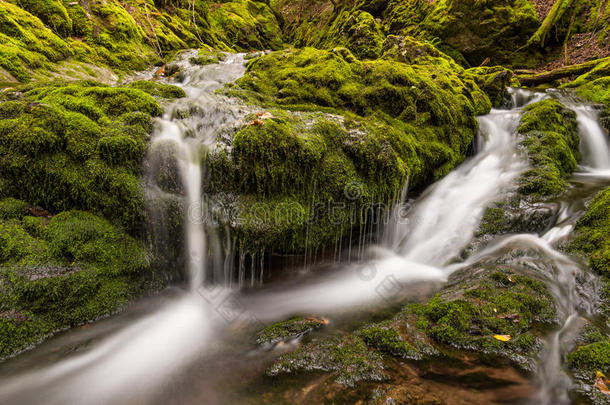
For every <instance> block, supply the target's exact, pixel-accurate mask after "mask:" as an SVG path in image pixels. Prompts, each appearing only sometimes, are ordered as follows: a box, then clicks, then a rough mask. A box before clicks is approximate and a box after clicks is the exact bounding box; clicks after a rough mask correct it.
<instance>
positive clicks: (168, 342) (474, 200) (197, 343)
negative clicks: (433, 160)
mask: <svg viewBox="0 0 610 405" xmlns="http://www.w3.org/2000/svg"><path fill="white" fill-rule="evenodd" d="M187 56H188V55H187ZM186 60H188V59H187V58H185V62H183V65H184V68H187V69H188V73H187V76H186V78H185V79H184V81H183V83H182V84H181V86H182V87H183V88H184V89H185V91H186V92H187V98H185V99H183V100H180V101H177V102H175V103H174V104H171V105H168V106H167V108H166V111H167V114H166V116H165V117H163V118H162V119H161V120H160V121H159V123H158V130H157V132H156V133H155V136H154V138H153V143H152V147H151V154H152V155H151V162H152V164H151V167H153V168H155V167H158V164H155V155H154V153H155V150H161V149H163V148H167V147H169V148H171V150H172V151H173V153H174V154H175V156H176V157H177V161H178V162H179V164H178V170H179V173H180V178H181V182H182V185H181V187H178V188H179V189H180V190H179V191H180V192H181V193H182V194H183V197H182V198H183V200H184V204H185V208H184V215H185V218H186V221H185V223H186V225H185V227H186V229H185V240H186V248H187V256H188V258H189V260H188V263H187V265H188V274H189V280H190V288H189V289H188V291H184V290H179V289H174V290H170V291H169V292H166V293H165V294H161V295H160V296H159V297H156V298H153V299H151V300H152V304H151V301H144V302H145V303H146V305H144V304H141V305H140V306H138V305H135V306H134V309H132V310H130V311H128V312H127V313H126V314H123V315H120V316H117V317H115V318H114V319H109V320H106V321H102V322H99V323H97V324H95V325H93V326H92V327H91V328H90V329H87V328H84V329H83V328H80V329H77V330H74V331H70V332H67V333H65V334H62V335H60V336H58V337H56V338H54V339H50V340H49V341H48V342H46V343H44V344H42V345H41V346H40V347H39V348H37V349H35V350H32V351H30V352H28V353H25V354H23V355H21V356H19V357H17V358H15V359H13V360H11V361H8V362H5V363H4V364H3V365H1V366H0V377H1V382H0V403H3V404H37V403H45V404H64V403H78V404H97V403H100V404H102V403H103V404H105V403H112V404H123V403H124V404H127V403H129V404H133V403H202V401H203V402H204V403H209V404H213V403H227V402H226V401H223V398H227V396H226V393H223V392H220V391H226V390H230V389H233V388H234V387H233V386H232V384H228V387H227V381H232V379H233V378H236V376H237V375H240V373H242V372H243V373H247V372H248V371H244V370H250V373H260V372H261V371H262V370H261V364H264V362H265V359H266V357H265V356H266V355H265V354H264V353H261V352H260V351H251V350H250V351H248V350H247V349H245V348H247V347H249V345H248V343H245V342H243V341H239V336H242V339H243V333H242V334H241V335H240V333H239V332H238V330H239V327H242V328H243V327H244V325H245V326H246V327H248V326H250V327H251V326H257V325H262V324H264V323H268V322H273V321H276V320H281V319H283V318H285V317H287V316H290V315H292V314H295V313H305V314H306V313H312V312H315V313H319V314H321V315H325V316H328V317H329V318H330V319H331V322H333V321H337V322H341V317H347V315H345V314H346V313H352V314H353V313H355V312H357V311H358V310H359V309H362V308H365V309H366V308H369V309H370V308H374V307H383V306H388V305H391V304H392V303H393V302H399V301H400V300H401V298H403V297H404V296H405V295H409V294H416V293H417V292H418V291H424V290H425V291H428V290H430V291H432V290H431V289H430V288H428V290H426V289H425V288H424V287H425V286H428V287H431V288H432V289H433V288H435V287H437V286H438V284H439V283H442V282H443V281H445V280H446V279H447V278H448V276H449V275H450V274H451V273H452V272H453V271H455V270H456V269H459V268H463V267H465V266H467V265H468V264H470V263H472V262H474V261H476V260H480V259H481V258H483V257H489V256H491V257H493V256H494V255H495V254H496V252H498V251H500V250H503V249H512V248H516V247H518V246H526V247H528V248H529V249H534V250H536V251H538V252H539V253H540V254H541V255H543V256H544V258H545V259H544V260H545V261H548V262H549V263H550V265H549V266H547V267H546V268H547V269H550V270H548V271H547V272H546V273H545V274H544V276H545V277H546V278H547V280H548V283H549V286H550V287H551V291H552V293H553V295H554V296H555V298H556V300H557V302H558V304H559V312H560V317H561V320H562V322H563V325H564V326H563V327H562V328H561V330H559V331H558V332H557V333H555V334H553V335H552V336H550V337H549V339H548V346H547V350H546V351H545V353H544V355H543V358H542V361H541V364H540V370H539V386H540V387H541V388H540V391H539V394H538V397H537V398H536V401H538V402H540V403H547V404H551V403H561V402H566V403H567V402H568V401H569V399H568V396H567V393H568V389H569V385H570V381H569V378H568V377H567V375H566V374H565V373H564V372H563V371H562V370H563V367H562V359H563V356H564V353H565V351H566V349H567V347H568V346H569V343H568V342H569V339H567V337H568V335H570V334H571V333H573V331H574V330H576V325H577V324H578V319H579V318H581V317H586V316H590V315H591V314H593V313H594V312H595V307H594V304H593V303H594V302H595V299H594V298H595V297H594V292H595V280H594V278H593V277H592V276H590V275H589V274H588V273H586V269H584V268H583V266H582V265H581V264H579V263H577V262H574V261H573V260H572V259H570V258H569V257H567V256H565V255H563V254H561V253H559V252H558V251H557V250H555V248H554V246H556V244H557V243H559V242H561V241H562V240H563V239H565V238H566V236H567V235H568V234H569V232H570V230H571V229H572V228H573V226H574V223H575V220H576V218H577V217H578V216H579V215H580V213H581V212H582V211H583V209H584V201H585V200H586V199H587V198H589V197H590V196H591V195H592V194H593V193H594V192H595V190H598V189H600V188H601V187H602V186H603V184H604V182H605V179H604V178H603V175H600V174H599V173H600V172H601V173H602V174H603V171H604V170H606V169H608V167H607V166H606V164H607V162H608V159H609V157H608V155H609V151H608V149H607V145H606V149H603V147H604V145H603V144H602V143H600V142H602V141H604V142H605V141H606V140H605V138H604V137H603V132H599V131H602V130H601V128H599V125H598V124H597V122H596V121H595V119H596V116H595V115H594V113H593V111H592V110H589V109H588V107H582V108H580V107H579V106H577V105H574V106H573V108H574V109H575V111H576V112H577V114H578V122H579V128H580V132H581V137H582V139H583V151H584V152H585V153H584V155H585V160H584V162H583V168H582V173H581V174H577V175H576V176H575V178H574V179H573V181H572V185H573V189H572V191H571V193H572V194H570V196H569V197H570V199H568V200H567V201H561V202H560V203H559V206H560V209H559V212H558V215H556V220H555V224H554V225H553V227H552V228H551V229H549V230H548V231H547V232H545V233H544V235H541V236H538V235H513V236H508V237H503V238H499V239H498V240H497V241H494V242H493V243H491V244H490V245H488V246H487V247H486V248H485V249H483V250H482V251H481V252H475V254H474V255H472V256H471V257H470V258H469V259H468V261H466V262H465V263H460V264H449V263H451V261H452V259H454V258H456V257H458V256H459V254H460V252H461V251H462V249H463V248H464V247H465V246H466V245H468V243H469V242H470V241H471V239H472V235H473V232H474V231H475V229H476V227H477V226H478V224H479V222H480V219H481V217H482V215H483V213H484V210H485V208H486V207H487V206H488V205H489V204H490V203H492V202H493V201H498V200H502V199H503V198H504V197H505V196H507V195H508V193H510V192H511V191H513V190H514V188H515V180H516V179H517V178H518V176H519V175H520V174H521V173H522V172H523V171H524V170H525V169H526V168H527V161H526V159H525V157H524V156H523V154H522V153H520V152H519V150H518V147H517V137H516V135H515V128H516V126H517V124H518V121H519V117H520V110H521V108H522V107H523V106H525V105H527V104H529V103H531V102H534V101H537V100H540V99H542V98H545V97H548V96H549V95H547V94H538V93H531V92H526V91H523V90H511V92H510V94H511V100H512V104H511V105H510V108H506V109H503V110H493V111H492V112H491V113H490V114H489V115H487V116H484V117H480V118H479V122H480V132H479V135H478V139H477V148H476V149H477V151H476V154H475V156H473V157H472V158H470V159H468V160H467V161H465V162H464V163H463V164H461V165H460V166H459V167H457V168H456V169H455V170H454V171H453V172H451V173H450V174H449V175H447V176H446V177H444V178H443V179H442V180H440V181H438V182H437V183H436V184H434V185H432V186H431V187H429V188H428V189H427V190H426V191H425V192H424V194H422V195H421V196H420V197H419V198H418V199H417V200H416V202H415V204H414V206H413V207H412V208H411V209H409V210H404V212H406V215H396V216H392V217H393V218H394V220H395V222H394V223H393V224H391V226H390V227H389V228H388V231H389V232H388V234H389V236H388V237H387V238H386V241H387V243H385V244H384V245H382V246H370V247H369V249H368V250H367V253H366V256H365V260H363V261H361V262H359V263H357V264H347V263H346V264H344V265H339V266H334V267H333V269H332V271H325V272H323V273H322V272H312V273H310V274H306V275H303V276H300V277H299V278H297V279H295V280H289V281H285V282H280V283H277V284H275V285H272V286H265V287H263V288H260V289H258V290H255V291H245V292H241V291H239V290H236V289H232V288H230V287H228V286H227V285H226V283H225V284H224V285H223V284H222V283H216V284H214V285H209V284H206V283H205V281H206V280H208V279H209V278H210V277H209V276H210V274H207V273H210V272H211V273H215V272H216V271H218V268H222V272H224V273H225V277H224V278H222V277H220V278H216V279H224V280H225V281H227V280H229V279H230V278H231V277H230V276H227V275H226V272H227V269H229V270H231V266H227V265H226V263H220V264H219V262H217V261H216V262H215V261H214V260H210V252H213V251H215V248H213V246H216V245H217V244H218V241H214V240H213V237H214V233H213V232H211V231H210V230H209V229H207V228H206V226H205V224H204V223H203V221H201V220H199V218H198V217H197V216H196V215H195V217H194V216H193V213H194V212H195V213H199V214H201V210H202V209H203V207H204V205H205V204H204V202H203V201H202V198H203V196H202V186H201V185H202V180H203V178H204V174H205V168H204V167H202V164H201V162H202V160H203V157H204V155H205V153H206V150H208V149H209V148H210V147H212V145H213V144H214V142H215V140H216V139H217V138H218V137H219V136H222V134H223V132H224V131H225V130H226V129H227V128H231V126H232V125H237V124H238V123H239V121H240V119H241V118H243V116H245V114H246V112H247V111H246V109H245V108H243V107H240V106H239V105H238V104H235V103H234V102H231V101H230V100H228V99H226V98H224V97H222V96H219V95H216V94H214V91H215V90H216V89H218V88H219V87H221V86H222V85H223V84H224V83H226V82H230V81H233V80H235V79H236V78H238V77H239V76H241V75H242V74H243V72H244V69H245V68H244V61H243V56H241V55H230V56H229V57H228V59H227V60H226V61H225V62H223V63H221V64H218V65H210V66H206V67H194V66H190V65H188V63H187V62H186ZM185 110H188V111H189V112H190V113H189V114H187V115H186V116H184V114H181V113H180V111H185ZM600 136H601V138H600ZM600 139H601V140H600ZM600 150H602V151H605V152H606V153H605V155H604V154H603V153H599V151H600ZM593 171H595V172H596V173H598V175H597V176H596V177H591V176H587V174H588V173H591V172H593ZM600 178H601V180H600ZM155 179H156V176H155V175H154V173H153V175H151V176H149V178H148V181H147V186H148V187H149V188H150V189H151V190H153V192H151V193H149V194H150V195H152V196H157V197H159V196H163V195H164V194H167V193H168V192H167V191H163V190H162V187H161V186H160V185H159V184H156V180H155ZM405 194H406V192H405ZM405 197H406V195H405ZM209 263H213V265H212V267H211V268H208V264H209ZM214 266H216V267H217V268H215V267H214ZM581 274H582V277H584V278H585V279H586V281H587V283H585V284H589V285H591V286H593V287H591V288H590V289H588V290H583V289H582V288H581V287H580V286H579V284H578V283H576V282H575V280H576V279H577V275H581ZM427 293H428V292H425V293H424V294H427ZM143 307H144V308H145V309H143ZM333 317H336V318H333ZM250 323H253V325H252V324H250ZM236 328H237V329H236ZM233 336H236V337H233ZM235 339H237V340H235ZM238 348H239V349H238ZM66 350H67V351H68V353H66ZM214 353H221V354H220V355H217V356H221V357H223V359H222V360H220V361H219V360H215V361H213V360H212V359H214V358H215V357H214ZM216 358H217V357H216ZM236 363H239V364H240V365H239V366H235V364H236ZM210 364H211V366H208V365H210ZM219 364H220V365H221V366H218V365H219ZM215 366H218V367H215ZM236 370H237V371H236ZM185 374H186V375H187V376H186V377H185ZM185 381H186V382H187V383H185ZM220 381H222V382H223V384H224V385H222V384H220V385H218V384H219V382H220ZM189 382H192V383H189ZM217 385H218V386H217ZM219 386H221V388H219Z"/></svg>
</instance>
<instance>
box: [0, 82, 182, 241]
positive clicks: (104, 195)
mask: <svg viewBox="0 0 610 405" xmlns="http://www.w3.org/2000/svg"><path fill="white" fill-rule="evenodd" d="M145 83H147V82H145ZM138 85H139V84H138V83H136V86H138ZM144 85H145V86H147V87H146V89H147V90H148V91H151V86H152V87H154V90H155V94H160V92H161V91H162V90H163V91H164V92H165V93H163V94H164V96H171V97H173V96H176V95H182V92H181V91H179V92H176V91H175V89H176V88H174V87H163V86H161V87H160V86H157V85H154V84H150V85H149V84H144ZM140 86H141V85H140ZM3 96H4V97H5V100H4V101H2V102H0V116H1V117H2V123H1V124H0V156H1V159H0V161H1V163H0V176H1V177H2V183H1V188H0V195H3V196H13V197H18V198H22V199H24V200H26V201H28V202H30V203H32V204H35V205H39V206H41V207H44V208H45V209H48V210H51V211H55V212H58V211H63V210H67V209H72V208H79V209H84V210H87V211H92V212H96V213H100V214H101V215H103V216H105V217H107V218H109V219H111V220H113V221H115V222H117V223H120V224H121V225H123V226H125V227H127V228H128V229H129V230H130V231H131V232H137V231H138V230H139V229H140V228H141V225H142V218H143V204H144V196H143V192H142V188H141V186H140V183H139V180H138V177H139V175H140V163H141V161H142V158H143V156H144V153H145V151H146V148H147V144H148V139H149V137H150V133H151V132H152V117H153V116H157V115H159V114H160V113H161V108H160V106H159V104H158V103H157V101H156V100H155V99H154V98H153V97H151V96H150V95H149V94H147V93H145V92H143V91H141V90H138V89H136V88H125V87H119V88H113V87H108V86H105V85H102V84H100V83H95V82H78V83H61V82H57V83H53V84H37V85H29V86H26V87H22V88H20V89H18V90H15V91H12V92H9V93H5V94H4V95H3Z"/></svg>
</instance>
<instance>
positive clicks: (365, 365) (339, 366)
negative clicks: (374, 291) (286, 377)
mask: <svg viewBox="0 0 610 405" xmlns="http://www.w3.org/2000/svg"><path fill="white" fill-rule="evenodd" d="M383 368H384V367H383V363H382V359H381V356H380V355H379V354H378V353H376V352H373V351H372V350H371V349H369V348H368V347H367V345H366V344H365V343H364V342H363V341H362V340H361V339H360V338H358V337H356V336H345V337H335V338H330V339H325V340H322V341H319V342H311V343H308V344H307V345H305V346H303V347H302V348H300V349H298V350H297V351H295V352H293V353H289V354H286V355H283V356H282V357H280V358H279V359H278V360H277V361H276V362H275V363H274V364H273V365H272V366H271V367H270V368H268V369H267V374H268V375H270V376H277V375H280V374H286V373H295V372H302V371H307V372H314V371H318V372H319V371H324V372H333V373H334V375H335V381H337V382H338V383H339V384H342V385H346V386H348V387H353V386H355V384H356V383H358V382H360V381H383V380H385V379H386V378H387V377H386V375H385V374H384V373H383V371H382V370H383Z"/></svg>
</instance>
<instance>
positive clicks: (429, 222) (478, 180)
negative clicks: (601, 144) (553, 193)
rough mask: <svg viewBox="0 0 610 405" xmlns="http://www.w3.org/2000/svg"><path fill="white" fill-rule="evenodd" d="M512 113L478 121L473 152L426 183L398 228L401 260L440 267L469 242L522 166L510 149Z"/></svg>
mask: <svg viewBox="0 0 610 405" xmlns="http://www.w3.org/2000/svg"><path fill="white" fill-rule="evenodd" d="M519 116H520V113H519V111H518V110H493V111H492V112H491V113H490V114H488V115H486V116H483V117H480V118H479V122H480V131H479V140H478V143H479V145H480V147H479V149H480V151H479V153H478V154H477V155H476V156H475V157H474V158H472V159H471V160H469V161H467V162H465V163H464V164H462V165H461V166H459V167H458V168H456V169H455V170H453V171H452V172H451V173H449V174H448V175H447V176H446V177H445V178H443V179H442V180H440V181H439V182H437V183H436V184H434V185H432V186H431V187H430V188H429V189H428V190H427V191H426V193H425V194H424V195H423V196H422V197H421V198H420V199H419V201H418V203H417V205H416V207H415V208H414V210H413V212H412V213H411V214H410V217H411V218H410V219H411V220H410V221H407V222H406V223H405V224H404V226H402V227H398V228H397V229H396V232H395V236H394V238H393V239H394V240H393V245H392V248H393V249H394V250H395V251H396V252H398V253H399V254H401V255H402V256H404V257H406V258H408V259H410V260H413V261H416V262H419V263H426V264H430V265H436V266H442V265H443V264H445V262H446V261H447V260H449V259H450V258H451V257H453V256H455V255H456V254H457V253H458V252H459V249H460V248H462V247H463V246H464V245H466V244H467V243H468V242H469V240H470V239H471V238H472V234H473V232H474V231H475V229H476V227H477V225H478V223H479V221H480V219H481V217H482V215H483V212H484V210H485V208H486V207H487V205H489V204H490V203H491V202H493V201H496V200H498V199H499V198H500V197H501V196H502V194H503V193H504V192H506V191H507V188H508V187H510V186H511V184H512V182H513V180H514V179H515V178H516V177H517V176H518V175H519V173H521V172H522V171H523V170H524V169H525V168H526V163H525V162H524V160H523V159H522V158H521V157H520V156H519V155H518V153H517V149H516V139H515V136H514V132H515V128H516V126H517V123H518V122H519Z"/></svg>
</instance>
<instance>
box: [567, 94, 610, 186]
mask: <svg viewBox="0 0 610 405" xmlns="http://www.w3.org/2000/svg"><path fill="white" fill-rule="evenodd" d="M572 109H573V110H574V112H576V117H577V120H578V130H579V133H580V140H581V142H580V145H581V151H582V154H583V163H584V165H585V166H586V167H587V168H588V169H589V170H590V171H595V172H598V171H605V172H606V173H607V175H610V153H609V152H608V151H610V143H609V140H608V135H607V134H606V131H605V130H604V129H603V128H602V127H601V125H600V124H599V111H598V110H597V109H595V108H593V107H591V106H588V105H574V106H572Z"/></svg>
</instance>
